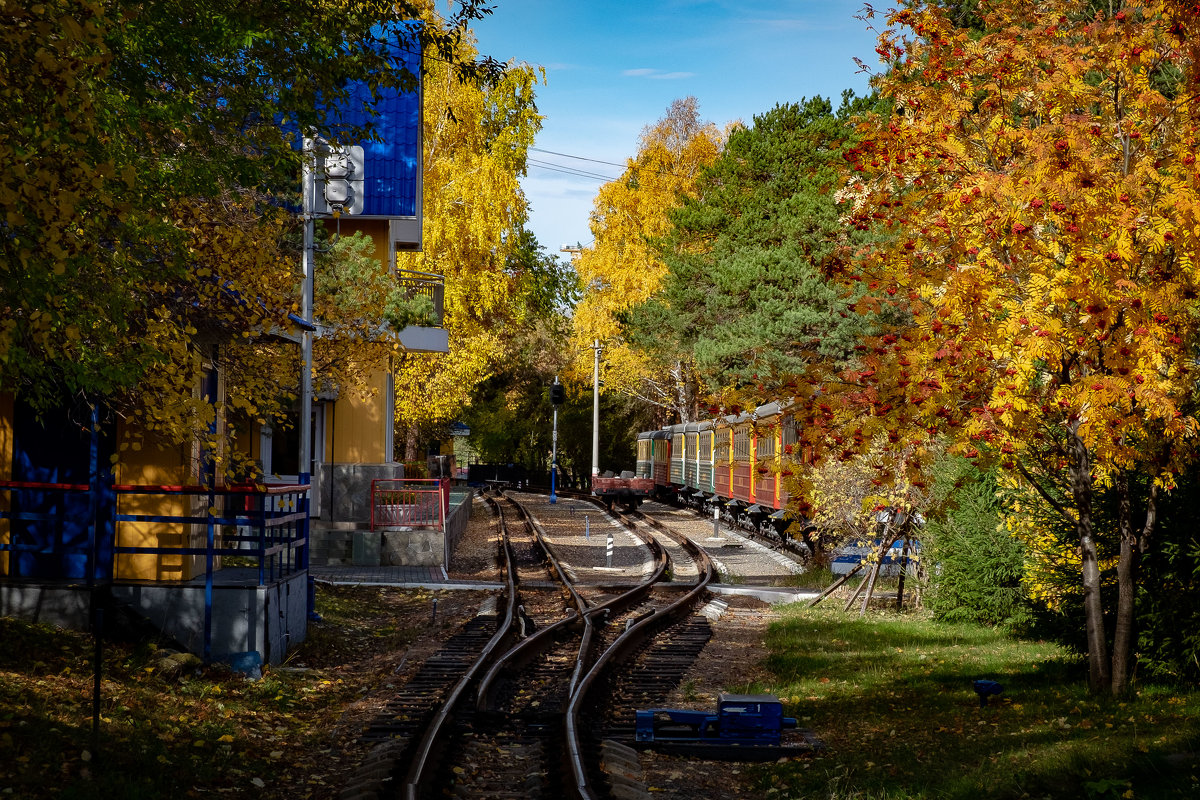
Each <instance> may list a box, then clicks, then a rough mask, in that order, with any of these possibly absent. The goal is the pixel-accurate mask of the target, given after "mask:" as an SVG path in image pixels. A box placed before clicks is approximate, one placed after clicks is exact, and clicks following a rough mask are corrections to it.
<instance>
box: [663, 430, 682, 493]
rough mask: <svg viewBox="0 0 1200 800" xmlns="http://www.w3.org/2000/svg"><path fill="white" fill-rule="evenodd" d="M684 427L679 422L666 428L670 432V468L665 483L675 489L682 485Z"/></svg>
mask: <svg viewBox="0 0 1200 800" xmlns="http://www.w3.org/2000/svg"><path fill="white" fill-rule="evenodd" d="M686 428H687V425H684V424H679V425H671V426H670V427H668V428H667V429H666V430H668V431H669V432H670V436H671V439H670V441H671V449H670V463H671V469H670V471H669V473H668V474H667V484H668V486H670V487H673V488H674V489H676V490H678V489H679V488H680V487H682V486H683V463H684V460H685V458H686V450H685V448H686V443H687V437H686V435H685V433H686V431H685V429H686Z"/></svg>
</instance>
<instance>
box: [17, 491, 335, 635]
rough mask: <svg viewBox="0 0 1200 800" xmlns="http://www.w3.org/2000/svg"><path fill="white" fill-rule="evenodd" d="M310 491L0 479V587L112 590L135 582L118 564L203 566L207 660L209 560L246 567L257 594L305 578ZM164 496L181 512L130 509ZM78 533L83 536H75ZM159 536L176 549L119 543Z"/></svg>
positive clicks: (160, 501)
mask: <svg viewBox="0 0 1200 800" xmlns="http://www.w3.org/2000/svg"><path fill="white" fill-rule="evenodd" d="M310 488H311V487H310V486H309V485H308V484H299V485H296V484H287V485H261V484H259V485H250V486H220V487H208V486H144V485H116V486H114V485H106V484H104V483H103V482H95V483H94V484H67V483H35V482H27V481H0V554H7V555H8V565H7V570H6V574H5V575H4V576H0V579H3V580H10V581H12V580H22V579H25V580H33V581H41V582H46V581H56V580H57V581H64V582H77V581H79V580H80V579H83V580H85V581H86V583H87V584H88V585H89V586H94V585H96V584H105V583H107V584H120V583H126V582H134V581H135V580H137V575H136V574H135V573H132V572H131V571H130V570H128V569H123V568H122V558H121V557H122V556H128V557H138V556H151V557H159V558H162V557H172V558H176V557H177V558H180V559H184V558H188V557H194V558H203V561H204V569H203V577H204V592H205V603H204V605H205V610H204V637H205V657H206V659H207V658H208V657H209V655H210V645H211V634H212V604H213V584H214V580H215V577H216V576H217V574H218V573H219V572H220V566H221V565H220V562H219V559H221V558H222V557H237V558H239V559H249V560H250V564H251V565H252V566H254V567H256V568H257V576H258V585H260V586H263V585H266V584H268V583H273V582H275V581H278V580H281V579H284V578H286V577H288V576H289V575H293V574H295V573H298V572H302V571H306V570H307V569H308V554H309V490H310ZM171 498H178V503H179V504H180V505H182V507H183V508H184V509H191V511H190V512H189V513H179V514H163V513H146V512H145V511H143V512H138V511H137V510H136V509H137V508H138V507H139V506H141V507H142V508H143V509H147V508H154V507H155V506H165V505H167V504H168V503H169V502H170V499H171ZM164 501H166V502H164ZM64 510H65V511H64ZM66 512H70V513H66ZM81 516H86V517H87V518H86V519H80V517H81ZM132 525H144V526H148V530H147V531H142V532H140V533H139V532H137V531H135V530H132V529H130V528H129V527H127V526H132ZM84 531H86V536H82V535H78V534H81V533H83V532H84ZM159 533H168V534H178V535H179V537H180V539H179V542H180V543H179V544H159V545H157V546H150V545H143V544H128V543H126V542H128V541H129V540H130V539H133V538H136V537H137V536H139V535H140V536H153V535H155V534H159ZM198 577H199V576H198V575H197V576H195V577H191V578H188V579H187V580H186V582H190V581H194V580H196V579H197V578H198ZM157 582H158V583H172V582H173V581H161V580H160V581H157ZM174 582H177V583H178V582H185V581H174ZM310 605H311V603H310ZM309 611H310V612H311V611H312V609H311V607H310V609H309Z"/></svg>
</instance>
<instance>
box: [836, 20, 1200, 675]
mask: <svg viewBox="0 0 1200 800" xmlns="http://www.w3.org/2000/svg"><path fill="white" fill-rule="evenodd" d="M868 13H873V12H868ZM980 18H981V19H982V21H983V25H982V27H983V32H982V33H981V34H980V33H975V34H972V33H971V32H969V31H967V30H964V29H961V28H958V27H956V26H955V25H954V23H953V21H952V20H951V19H949V17H948V14H947V13H946V11H945V10H944V9H943V8H942V7H941V6H940V5H938V4H925V3H915V2H914V3H905V4H902V6H901V8H900V9H898V10H895V11H893V12H890V13H889V14H888V15H887V23H888V27H887V29H886V30H885V31H884V33H883V34H882V35H881V37H880V45H879V48H878V50H879V53H880V54H881V56H882V57H883V58H884V60H885V61H886V62H887V63H888V64H889V69H888V71H887V72H886V73H884V74H882V75H880V76H879V77H878V78H877V79H876V81H875V84H874V85H875V86H876V88H877V89H878V90H879V92H880V93H881V95H882V96H883V97H885V98H887V99H888V100H890V101H891V103H892V111H891V113H890V114H886V115H873V116H870V117H868V118H866V119H865V120H864V122H863V125H862V128H861V133H862V134H863V137H864V138H863V141H862V142H861V144H860V145H859V146H858V147H857V148H856V149H855V150H853V151H852V152H851V153H850V163H851V166H852V169H853V172H854V178H853V181H852V184H851V186H850V187H849V188H848V190H847V191H846V194H845V197H846V198H847V199H849V200H850V201H851V202H852V203H853V207H854V213H853V215H852V216H851V217H849V219H848V221H849V222H850V223H851V224H855V225H858V226H859V227H863V228H865V227H867V226H869V225H873V224H874V225H880V224H882V225H883V226H885V227H886V230H887V231H888V233H889V234H890V239H889V240H888V242H887V243H886V245H885V246H880V247H878V248H876V249H875V250H874V251H873V252H872V253H871V255H870V256H869V257H868V258H866V259H864V261H863V262H862V264H861V269H860V270H859V271H858V272H857V273H856V275H855V276H854V277H856V278H858V279H860V280H861V281H864V282H867V283H868V284H869V285H872V286H874V287H876V288H877V289H878V290H881V291H882V292H883V294H882V295H880V297H881V298H882V299H881V301H880V302H882V303H883V304H884V305H891V306H892V307H893V308H894V310H895V312H896V314H897V315H898V317H897V319H898V322H900V323H901V324H898V325H897V327H896V328H895V329H894V330H893V331H891V332H889V333H887V334H885V335H884V336H883V337H880V338H877V339H875V340H872V341H871V342H867V343H865V344H864V349H863V350H862V353H861V354H862V359H861V363H860V365H859V366H858V367H857V368H856V369H855V370H854V371H852V372H847V373H845V374H843V376H842V377H843V379H844V380H845V381H846V383H847V384H848V385H852V386H853V387H854V388H855V390H856V391H857V397H859V398H866V397H868V396H870V399H871V402H872V404H873V405H871V409H873V410H874V412H875V416H874V417H872V418H873V419H886V420H888V424H889V425H890V426H891V427H892V428H893V433H895V432H896V431H899V432H900V436H901V437H903V438H907V437H909V436H912V435H914V433H916V434H921V433H924V432H927V431H935V432H939V433H949V434H951V435H954V436H955V437H956V438H957V439H958V440H959V441H960V447H961V450H962V451H963V452H965V453H967V454H968V455H976V454H978V453H979V452H980V451H981V450H984V451H990V452H995V453H997V454H999V455H1000V457H1001V458H1002V460H1003V462H1004V463H1005V465H1007V466H1008V467H1009V468H1011V469H1013V470H1015V471H1017V472H1018V473H1019V474H1020V475H1021V476H1022V478H1023V479H1024V480H1025V481H1027V483H1028V485H1030V486H1031V487H1032V488H1033V489H1034V490H1036V491H1038V492H1040V494H1041V495H1042V497H1043V499H1044V500H1045V501H1046V502H1047V503H1048V504H1049V505H1050V506H1051V507H1052V508H1054V509H1056V510H1057V512H1058V513H1059V514H1060V515H1061V516H1062V517H1063V519H1064V520H1067V521H1068V522H1069V523H1070V524H1071V525H1072V526H1073V527H1074V529H1075V531H1076V535H1077V544H1078V548H1079V552H1080V554H1081V559H1080V562H1079V569H1080V573H1081V583H1082V591H1083V596H1084V607H1085V611H1086V621H1087V649H1088V658H1089V665H1090V678H1089V682H1090V685H1091V688H1092V689H1093V691H1101V690H1110V691H1112V692H1114V693H1120V692H1122V691H1124V690H1125V688H1126V686H1127V683H1128V679H1129V659H1130V648H1131V642H1132V636H1131V630H1132V619H1133V593H1134V587H1135V583H1134V580H1135V573H1134V568H1135V566H1136V561H1137V557H1138V554H1139V553H1142V552H1145V551H1146V550H1147V548H1149V547H1150V546H1151V542H1152V534H1153V530H1154V521H1155V502H1156V497H1157V492H1159V491H1164V490H1169V489H1170V488H1171V487H1172V485H1173V482H1174V476H1175V475H1176V474H1177V473H1178V472H1179V470H1180V469H1181V468H1182V466H1183V465H1184V464H1185V463H1187V461H1188V460H1189V459H1190V458H1191V456H1192V447H1193V442H1194V441H1195V434H1196V433H1197V430H1198V423H1197V418H1196V406H1195V404H1194V395H1195V392H1194V385H1195V379H1194V375H1193V366H1194V359H1195V353H1196V349H1195V348H1196V344H1197V332H1198V328H1197V315H1196V311H1197V304H1196V298H1197V293H1198V292H1200V275H1198V274H1197V271H1196V265H1195V262H1194V258H1195V257H1194V254H1195V253H1196V252H1197V244H1200V241H1198V236H1200V224H1198V222H1200V220H1197V210H1198V209H1200V171H1198V170H1197V168H1196V163H1195V158H1196V156H1195V151H1196V143H1197V141H1200V118H1198V116H1197V115H1198V114H1200V104H1197V102H1196V90H1197V86H1198V85H1200V84H1198V80H1200V75H1198V74H1197V72H1196V69H1197V61H1196V56H1197V54H1198V53H1200V50H1198V49H1197V47H1198V46H1197V42H1198V41H1200V39H1198V38H1197V34H1198V33H1200V31H1198V30H1197V18H1196V16H1195V15H1194V13H1193V12H1192V10H1191V7H1190V6H1185V5H1183V4H1179V3H1174V2H1119V3H1112V4H1111V6H1105V7H1103V8H1095V9H1093V8H1090V7H1081V6H1080V5H1079V4H1077V3H1073V2H1059V1H1057V0H1047V1H1046V2H1034V3H1027V2H1009V0H997V2H990V3H987V4H983V5H982V6H981V13H980ZM873 302H874V301H873ZM880 404H883V405H886V406H887V407H888V409H887V410H888V415H886V416H881V415H880V411H881V409H882V406H881V405H880ZM865 408H866V406H864V405H862V404H860V405H859V406H858V409H859V411H861V410H863V409H865ZM861 427H862V428H863V429H864V431H865V432H867V433H869V432H870V431H869V430H867V429H868V428H869V426H868V425H865V424H864V425H862V426H861ZM1053 471H1065V472H1066V473H1067V474H1068V475H1069V477H1070V486H1069V490H1068V492H1067V493H1066V494H1065V495H1064V494H1059V493H1056V492H1054V491H1053V490H1052V489H1051V488H1050V486H1049V484H1048V483H1047V482H1046V481H1045V480H1044V477H1045V475H1046V474H1047V472H1053ZM1138 474H1141V475H1148V476H1149V477H1150V478H1151V484H1150V485H1151V487H1152V488H1151V489H1150V490H1149V495H1148V497H1146V498H1145V499H1144V503H1143V504H1142V505H1143V507H1145V508H1146V509H1148V511H1147V513H1146V515H1145V517H1144V520H1143V521H1141V522H1140V523H1139V522H1137V521H1135V519H1134V518H1133V514H1132V506H1133V504H1132V503H1131V502H1129V501H1128V493H1127V487H1128V486H1129V485H1130V476H1131V475H1138ZM1097 486H1112V487H1114V489H1115V490H1116V491H1118V492H1121V493H1123V494H1125V495H1126V497H1127V500H1126V502H1123V503H1122V504H1121V509H1120V513H1119V528H1120V531H1119V535H1120V539H1121V541H1120V558H1119V561H1118V565H1117V570H1116V571H1117V577H1118V583H1119V596H1120V597H1119V602H1118V604H1117V607H1116V609H1115V613H1114V615H1113V616H1114V618H1115V631H1114V634H1113V644H1112V660H1111V661H1110V660H1109V659H1108V653H1109V645H1108V642H1107V640H1106V636H1105V630H1104V613H1103V612H1104V609H1103V606H1102V602H1101V593H1100V583H1101V574H1100V572H1101V565H1100V563H1099V561H1098V558H1097V552H1098V551H1097V543H1096V537H1097V535H1098V532H1097V530H1096V527H1095V525H1094V517H1095V510H1094V503H1093V496H1094V492H1095V490H1096V487H1097Z"/></svg>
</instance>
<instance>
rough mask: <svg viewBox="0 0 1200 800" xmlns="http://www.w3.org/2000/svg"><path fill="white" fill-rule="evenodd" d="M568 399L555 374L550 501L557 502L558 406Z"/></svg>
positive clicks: (551, 390)
mask: <svg viewBox="0 0 1200 800" xmlns="http://www.w3.org/2000/svg"><path fill="white" fill-rule="evenodd" d="M566 399H567V390H566V389H565V388H564V387H563V385H562V384H561V383H559V382H558V376H557V375H555V376H554V383H553V384H552V385H551V386H550V402H551V403H552V404H553V405H554V432H553V434H552V436H551V439H550V441H551V448H552V449H551V451H550V502H551V503H557V502H558V495H556V494H555V493H554V492H555V484H556V483H557V480H558V407H559V406H560V405H562V402H563V401H564V400H566Z"/></svg>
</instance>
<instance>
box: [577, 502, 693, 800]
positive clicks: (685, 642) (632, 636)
mask: <svg viewBox="0 0 1200 800" xmlns="http://www.w3.org/2000/svg"><path fill="white" fill-rule="evenodd" d="M627 518H630V519H633V520H636V521H637V522H639V523H641V524H644V525H647V526H649V527H651V528H652V529H654V531H655V535H656V536H663V537H667V538H670V539H672V540H673V541H674V542H675V543H677V544H678V546H679V547H681V548H682V549H683V550H685V551H686V552H687V553H688V555H689V556H690V558H691V559H692V560H693V562H694V563H695V566H696V573H697V574H696V579H695V581H694V583H693V584H692V585H691V587H690V588H689V589H688V590H687V591H685V592H682V593H676V596H675V598H674V599H672V600H671V601H670V602H667V603H666V604H664V605H662V606H661V607H656V608H654V609H653V610H652V611H651V612H650V613H646V614H644V615H643V616H641V617H640V618H638V619H636V620H634V621H631V624H629V625H628V626H627V628H626V629H625V631H624V632H622V633H621V634H620V635H619V636H617V637H616V638H615V639H614V641H613V642H612V643H611V644H610V645H609V646H608V647H607V648H606V649H605V650H604V653H603V654H602V655H601V656H600V657H599V658H598V659H597V660H596V662H595V663H594V664H593V665H592V667H591V669H590V670H589V672H588V673H587V675H585V676H584V678H583V680H582V681H581V682H580V685H579V687H578V689H577V690H576V692H575V693H574V694H573V695H572V697H571V702H570V703H569V704H568V707H567V714H566V741H567V749H568V753H569V754H570V755H571V766H572V770H573V774H572V780H573V786H572V788H573V790H574V794H573V795H572V796H574V797H578V798H580V800H599V799H600V798H604V797H609V796H612V795H613V790H614V789H615V786H614V781H616V782H618V783H623V784H625V786H624V788H625V790H626V791H630V790H631V787H629V786H628V780H629V779H628V777H625V776H621V775H616V776H615V777H614V773H613V772H612V771H610V770H607V769H605V764H604V763H603V760H602V758H601V754H603V753H605V752H606V751H607V748H606V744H607V743H608V742H610V741H611V740H621V739H624V740H628V741H630V742H631V741H632V739H633V736H632V735H631V734H632V728H633V720H634V713H633V712H634V710H636V708H638V707H639V706H641V707H646V706H647V705H656V704H661V703H662V702H663V701H664V700H665V699H666V697H667V695H668V694H669V693H670V691H671V690H672V689H674V688H675V686H676V685H678V683H679V682H680V681H681V680H682V678H683V676H684V674H685V673H686V672H687V669H688V668H689V667H690V666H691V664H692V662H693V661H694V660H695V658H696V656H697V655H699V653H700V651H701V650H702V649H703V648H704V645H705V644H706V643H707V642H708V639H709V638H710V637H711V635H712V631H711V629H710V628H709V626H708V620H707V619H705V618H704V617H698V616H696V615H695V614H694V613H693V612H694V611H695V609H696V607H697V605H698V604H699V603H700V602H701V601H702V600H703V599H704V597H705V596H706V594H707V591H708V584H709V583H710V582H711V581H713V580H715V578H716V568H715V567H714V565H713V563H712V560H711V559H710V558H709V557H708V554H707V553H705V552H704V550H703V549H702V548H700V547H698V546H697V545H695V544H694V543H692V542H691V540H689V539H688V538H687V537H685V536H682V535H677V534H675V533H673V532H672V531H671V530H670V528H669V527H668V526H666V525H663V524H662V523H661V522H658V521H656V520H653V519H651V518H649V517H645V516H644V515H641V514H636V513H634V514H629V515H627Z"/></svg>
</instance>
